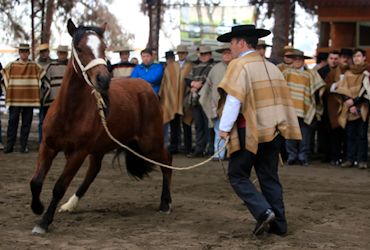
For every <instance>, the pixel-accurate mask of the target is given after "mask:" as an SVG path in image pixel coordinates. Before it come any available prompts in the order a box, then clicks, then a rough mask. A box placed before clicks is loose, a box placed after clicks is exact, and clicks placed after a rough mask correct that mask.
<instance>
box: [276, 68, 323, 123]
mask: <svg viewBox="0 0 370 250" xmlns="http://www.w3.org/2000/svg"><path fill="white" fill-rule="evenodd" d="M283 75H284V77H285V79H286V81H287V82H288V86H289V88H290V93H291V96H292V100H293V105H294V108H295V110H296V113H297V116H298V117H300V118H303V120H304V122H305V123H306V124H308V125H310V124H311V123H312V121H313V119H314V118H315V117H316V118H317V119H318V120H320V119H321V116H322V114H323V112H324V106H323V103H322V99H321V97H322V95H323V94H324V91H325V82H324V81H323V80H322V79H321V77H320V75H319V74H318V73H317V71H315V70H310V69H307V68H306V67H305V68H304V70H300V69H295V68H287V69H285V70H284V71H283Z"/></svg>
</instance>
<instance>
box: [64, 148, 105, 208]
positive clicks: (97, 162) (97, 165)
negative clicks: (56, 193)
mask: <svg viewBox="0 0 370 250" xmlns="http://www.w3.org/2000/svg"><path fill="white" fill-rule="evenodd" d="M103 157H104V154H98V155H89V160H90V165H89V167H88V169H87V171H86V175H85V179H84V180H83V182H82V184H81V186H80V187H79V188H78V189H77V191H76V193H75V194H73V195H72V196H71V197H70V198H69V200H68V202H66V203H64V204H63V205H62V206H61V207H60V209H59V212H72V211H73V210H75V209H76V208H77V205H78V201H79V200H80V199H81V198H82V196H83V195H84V194H85V193H86V191H87V189H88V188H89V187H90V184H91V183H92V182H93V181H94V179H95V177H96V176H97V175H98V173H99V172H100V169H101V163H102V160H103Z"/></svg>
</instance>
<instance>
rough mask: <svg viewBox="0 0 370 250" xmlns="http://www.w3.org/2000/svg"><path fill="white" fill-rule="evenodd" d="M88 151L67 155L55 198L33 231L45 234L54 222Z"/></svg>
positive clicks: (54, 193) (56, 184)
mask: <svg viewBox="0 0 370 250" xmlns="http://www.w3.org/2000/svg"><path fill="white" fill-rule="evenodd" d="M86 155H87V153H82V152H79V153H73V154H71V155H68V156H67V163H66V166H65V168H64V170H63V173H62V174H61V175H60V177H59V179H58V180H57V182H56V183H55V185H54V189H53V198H52V199H51V202H50V204H49V207H48V210H47V211H46V213H45V214H44V215H43V216H42V218H41V221H40V222H39V223H38V225H36V226H35V227H34V228H33V230H32V233H35V234H44V233H45V232H46V231H47V229H48V226H49V225H50V224H51V223H52V222H53V218H54V214H55V210H56V208H57V206H58V203H59V201H60V200H61V199H62V198H63V196H64V193H65V192H66V190H67V188H68V186H69V184H70V183H71V181H72V179H73V177H74V176H75V175H76V173H77V171H78V170H79V169H80V167H81V164H82V163H83V161H84V159H85V158H86Z"/></svg>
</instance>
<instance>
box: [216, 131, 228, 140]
mask: <svg viewBox="0 0 370 250" xmlns="http://www.w3.org/2000/svg"><path fill="white" fill-rule="evenodd" d="M229 134H230V133H229V132H225V131H221V130H220V133H219V135H220V137H221V139H224V140H226V138H227V137H229Z"/></svg>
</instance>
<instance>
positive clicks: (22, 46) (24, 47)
mask: <svg viewBox="0 0 370 250" xmlns="http://www.w3.org/2000/svg"><path fill="white" fill-rule="evenodd" d="M17 49H19V50H30V45H29V44H28V43H20V44H19V46H18V48H17Z"/></svg>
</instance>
